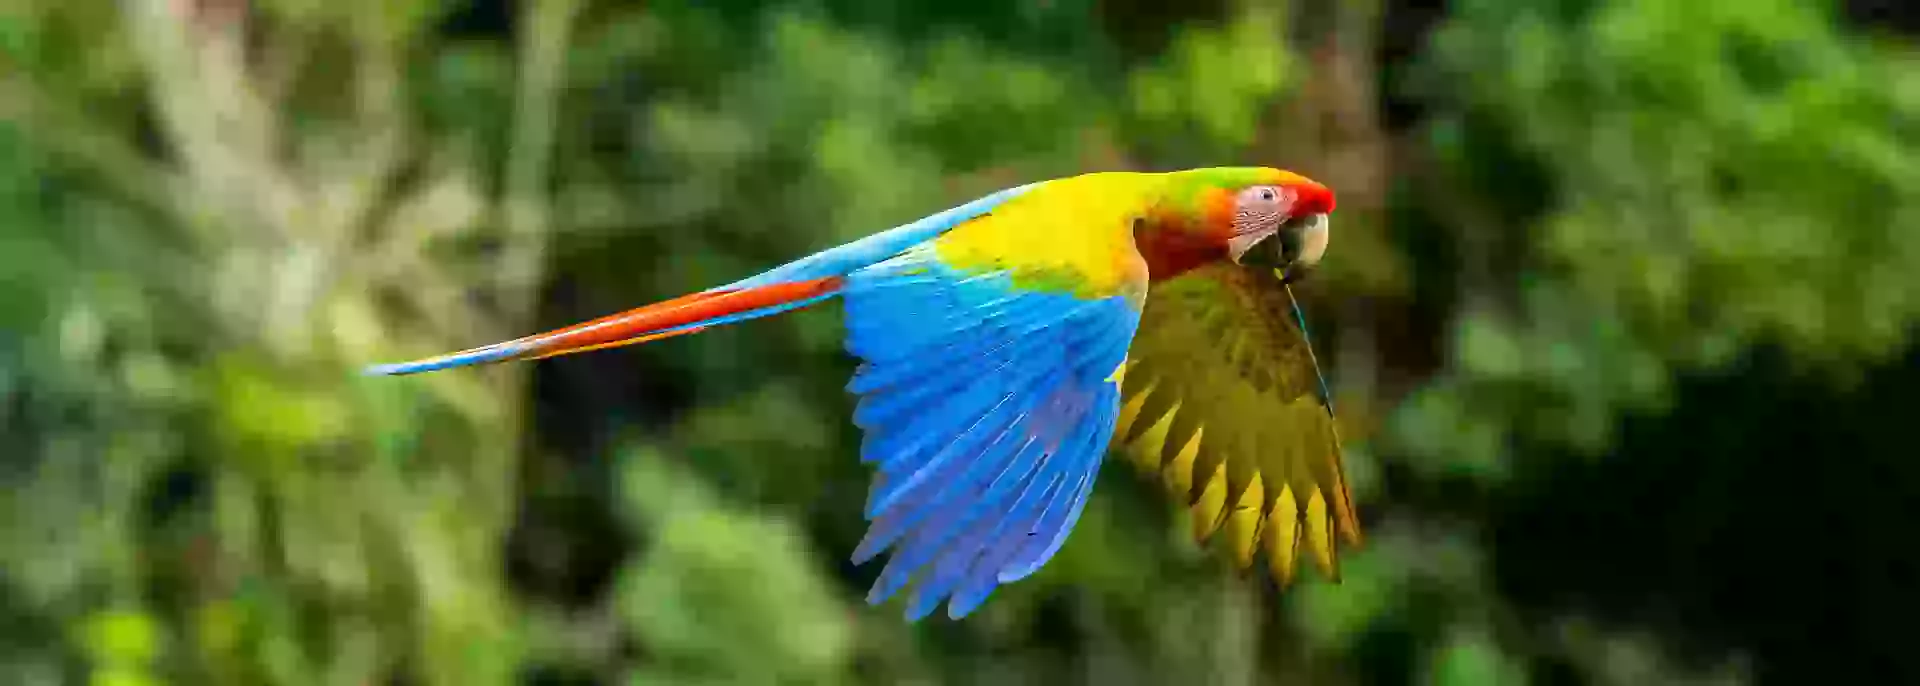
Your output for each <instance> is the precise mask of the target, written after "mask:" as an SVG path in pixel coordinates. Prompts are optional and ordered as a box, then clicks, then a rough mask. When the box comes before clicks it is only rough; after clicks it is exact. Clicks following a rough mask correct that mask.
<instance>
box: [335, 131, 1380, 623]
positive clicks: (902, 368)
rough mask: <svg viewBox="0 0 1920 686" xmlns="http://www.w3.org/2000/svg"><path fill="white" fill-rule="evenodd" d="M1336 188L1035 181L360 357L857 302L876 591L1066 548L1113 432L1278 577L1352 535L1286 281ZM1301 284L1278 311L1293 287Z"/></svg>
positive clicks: (1327, 421)
mask: <svg viewBox="0 0 1920 686" xmlns="http://www.w3.org/2000/svg"><path fill="white" fill-rule="evenodd" d="M1333 208H1334V194H1333V192H1332V191H1331V190H1330V189H1328V188H1327V187H1326V186H1324V185H1321V184H1320V183H1317V182H1315V181H1313V180H1311V179H1308V178H1306V177H1304V176H1301V175H1299V174H1295V173H1292V172H1288V171H1283V170H1279V169H1271V168H1264V167H1231V168H1202V169H1191V170H1185V171H1174V172H1164V173H1134V172H1105V173H1091V174H1085V175H1081V176H1074V177H1069V178H1061V179H1054V180H1049V181H1041V182H1037V183H1032V184H1028V185H1024V186H1019V187H1016V188H1010V189H1006V190H1002V191H999V192H995V193H992V194H990V195H987V196H984V197H981V198H979V199H977V200H974V201H972V202H969V203H966V204H964V205H960V206H958V207H954V208H952V209H949V210H946V211H944V212H940V213H938V214H935V215H932V216H929V217H926V218H923V219H920V220H918V221H915V222H912V223H909V224H905V225H902V226H899V227H895V228H893V229H890V230H887V231H883V232H880V233H876V234H872V235H869V236H867V237H865V238H862V239H859V240H855V241H853V242H850V243H847V244H845V245H841V246H839V247H835V248H831V249H828V250H825V251H822V252H819V253H815V254H813V255H810V256H807V257H804V258H801V259H798V260H795V261H793V262H789V263H787V264H784V265H781V266H779V267H776V268H774V269H772V270H770V271H767V272H765V273H762V274H759V275H757V276H753V277H750V278H747V279H743V280H741V281H737V282H734V283H731V284H728V285H725V286H720V287H717V288H712V289H708V290H704V291H700V292H698V293H693V294H690V295H686V296H682V297H679V298H675V299H672V300H667V301H664V302H659V303H656V304H652V305H647V306H644V307H639V308H636V309H633V310H628V311H626V312H622V313H619V314H614V315H611V316H607V317H603V318H600V319H596V320H593V321H588V322H583V323H580V324H576V325H573V326H568V327H565V328H561V329H557V330H554V331H550V332H547V333H543V334H538V335H533V336H527V337H523V338H518V339H514V340H511V341H505V342H501V343H495V344H493V345H488V346H483V347H479V348H473V349H470V350H463V351H460V352H455V353H449V354H445V355H441V356H437V357H431V358H426V359H421V360H417V361H412V362H404V363H399V364H388V365H378V366H374V367H370V368H368V370H367V371H368V372H369V373H372V374H412V373H417V372H426V371H432V370H440V369H447V368H450V367H460V366H466V365H476V364H488V363H497V362H505V361H509V360H534V359H541V358H546V357H553V356H555V355H563V354H569V353H577V352H582V351H586V350H596V349H601V348H610V347H615V346H624V345H632V344H636V343H643V342H648V341H656V340H660V339H663V338H669V337H673V336H681V335H685V334H691V333H695V332H699V331H704V330H707V329H710V328H712V327H715V326H720V325H723V324H732V323H736V322H742V321H746V320H750V319H756V318H760V317H766V316H769V315H773V314H777V313H781V312H787V311H791V310H795V309H798V308H803V307H807V306H810V305H815V304H818V303H821V302H824V301H827V300H830V299H833V298H838V299H840V301H841V302H842V303H844V308H845V320H846V321H845V327H846V338H845V346H846V350H847V351H848V352H849V353H850V354H851V355H853V356H854V357H855V358H857V359H858V360H859V362H860V364H859V366H858V367H857V370H856V371H855V373H854V375H853V378H852V380H851V381H850V382H849V383H848V385H847V390H848V391H850V392H851V393H853V394H855V395H856V396H858V401H857V404H856V406H855V410H854V413H853V422H854V424H855V425H856V426H858V427H859V428H860V429H861V430H862V445H861V447H860V458H861V460H862V461H863V462H865V463H868V464H870V465H872V466H873V468H874V469H875V470H876V471H877V473H876V474H875V476H874V479H873V483H872V485H871V491H870V494H869V496H868V499H867V503H866V510H865V515H866V518H867V521H868V522H869V524H868V528H867V531H866V535H865V538H864V539H863V540H862V541H861V542H860V543H859V545H858V546H857V548H856V549H855V550H854V552H853V560H854V562H855V563H856V564H864V563H865V562H867V561H868V560H870V559H872V558H873V557H875V556H876V555H878V554H879V553H881V552H883V551H887V550H891V551H892V552H891V554H890V555H889V559H888V561H887V564H886V566H885V568H884V569H883V570H882V571H881V572H880V575H879V577H878V579H876V580H875V582H874V584H873V586H872V588H871V590H870V592H869V593H868V595H867V599H868V601H869V602H870V603H873V604H879V603H882V602H885V601H886V600H887V599H889V598H891V597H892V596H894V595H895V594H896V593H898V592H899V591H901V590H902V589H903V588H905V587H906V586H907V585H908V582H909V581H913V582H915V589H914V592H913V594H912V596H911V598H910V599H909V607H908V609H907V616H908V619H909V620H910V621H917V620H919V619H921V618H922V617H925V616H926V615H928V614H929V613H931V612H932V611H934V610H935V609H937V608H938V607H939V605H940V604H941V603H942V602H943V601H944V602H945V603H946V604H947V610H948V615H949V616H950V617H951V618H954V619H959V618H962V617H965V616H966V615H967V614H968V613H970V612H972V611H974V610H975V609H977V608H978V607H979V606H980V604H981V603H982V602H983V601H985V600H986V598H987V596H988V595H989V594H991V593H992V592H993V591H994V589H995V588H996V587H998V586H1000V585H1003V584H1008V583H1012V582H1014V581H1017V580H1020V579H1023V578H1025V577H1027V576H1029V575H1031V574H1033V573H1034V572H1035V571H1036V570H1038V569H1039V568H1040V567H1041V566H1042V565H1044V564H1046V563H1047V561H1048V560H1050V559H1052V558H1053V556H1054V554H1055V553H1056V551H1058V550H1059V549H1060V546H1061V544H1062V543H1064V542H1065V541H1066V538H1067V535H1068V533H1069V532H1070V531H1072V530H1073V528H1074V524H1075V522H1077V521H1078V519H1079V517H1080V513H1081V510H1082V509H1083V508H1084V507H1085V506H1086V503H1087V495H1088V493H1089V492H1090V490H1091V489H1092V487H1093V482H1094V478H1095V476H1096V475H1097V474H1098V472H1099V468H1100V465H1101V462H1102V460H1103V459H1104V458H1105V455H1106V453H1107V452H1108V448H1109V446H1113V447H1117V448H1121V449H1122V450H1121V452H1122V453H1123V454H1125V455H1129V456H1131V457H1132V458H1133V459H1134V461H1136V462H1138V463H1139V464H1140V466H1142V467H1143V468H1145V469H1147V470H1149V471H1151V472H1153V473H1155V474H1157V475H1158V476H1159V478H1160V480H1161V481H1162V482H1163V483H1165V485H1166V486H1167V487H1168V489H1169V490H1170V491H1172V493H1173V494H1175V495H1176V496H1177V497H1179V498H1181V499H1182V500H1184V501H1185V504H1186V506H1187V507H1188V508H1189V509H1190V510H1191V512H1192V515H1193V529H1194V536H1195V538H1196V539H1198V540H1199V541H1200V542H1202V543H1206V542H1208V541H1209V540H1210V538H1211V537H1212V536H1213V535H1214V534H1215V533H1216V532H1219V531H1222V530H1224V531H1225V532H1226V536H1227V538H1228V540H1229V547H1228V549H1229V550H1230V552H1231V554H1232V555H1233V556H1234V557H1235V559H1236V561H1237V562H1238V564H1239V566H1240V567H1241V568H1243V569H1244V568H1246V567H1247V566H1248V565H1250V564H1251V560H1252V557H1253V555H1254V554H1255V553H1256V552H1257V551H1259V550H1264V552H1265V554H1266V557H1267V560H1268V567H1269V568H1270V570H1271V573H1272V574H1273V575H1274V577H1275V578H1276V580H1277V581H1278V582H1279V583H1280V585H1281V586H1283V587H1284V586H1286V585H1287V584H1290V583H1291V582H1292V580H1293V577H1294V566H1295V559H1296V556H1297V553H1298V548H1299V545H1300V544H1301V543H1302V542H1303V541H1304V542H1305V543H1306V546H1307V548H1308V550H1309V551H1310V554H1311V556H1312V558H1313V560H1314V562H1315V566H1316V567H1317V568H1318V569H1319V571H1320V572H1321V573H1322V575H1323V576H1325V577H1327V578H1329V579H1332V580H1334V581H1335V582H1337V581H1338V579H1339V572H1338V566H1337V563H1336V555H1335V547H1336V545H1337V544H1338V543H1344V544H1345V545H1347V546H1357V545H1359V544H1360V527H1359V523H1358V521H1357V518H1356V517H1355V515H1354V511H1353V505H1352V503H1351V496H1350V493H1349V491H1348V488H1347V481H1346V476H1345V474H1344V472H1343V469H1342V466H1341V459H1340V443H1339V438H1338V434H1337V432H1336V429H1335V424H1334V417H1333V411H1332V407H1331V402H1330V399H1329V398H1328V394H1327V390H1326V384H1325V382H1324V380H1323V379H1322V378H1321V377H1320V374H1319V369H1318V363H1317V361H1315V360H1314V359H1313V351H1312V347H1311V344H1310V343H1309V341H1308V340H1307V337H1306V329H1305V322H1304V320H1303V319H1301V318H1300V309H1299V306H1298V304H1297V303H1293V302H1292V293H1291V290H1290V289H1289V284H1291V283H1292V282H1293V281H1296V280H1298V279H1300V278H1302V277H1304V276H1306V275H1307V274H1308V273H1309V272H1310V271H1311V270H1313V269H1314V268H1315V266H1316V265H1318V263H1319V262H1320V259H1321V257H1322V256H1323V255H1324V254H1325V252H1326V249H1327V242H1328V232H1329V220H1328V215H1329V214H1330V213H1331V212H1332V211H1333ZM1289 304H1291V305H1292V316H1291V317H1289V316H1288V312H1287V305H1289Z"/></svg>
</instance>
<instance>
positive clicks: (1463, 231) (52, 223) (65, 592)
mask: <svg viewBox="0 0 1920 686" xmlns="http://www.w3.org/2000/svg"><path fill="white" fill-rule="evenodd" d="M1916 7H1917V6H1916V5H1914V4H1912V3H1899V2H1880V3H1877V4H1876V3H1872V2H1864V1H1862V2H1854V3H1847V4H1839V3H1834V2H1822V1H1814V0H1741V1H1739V2H1703V1H1686V0H1552V1H1545V0H1454V1H1453V2H1450V3H1446V4H1445V6H1444V7H1442V6H1429V5H1427V4H1424V3H1413V2H1403V1H1400V0H1191V1H1189V2H1183V3H1170V2H1153V1H1151V0H1021V1H1019V2H977V3H961V2H951V3H947V2H943V3H933V2H906V1H902V2H879V1H862V0H776V1H774V2H770V3H759V2H747V1H744V0H707V1H698V0H655V1H653V2H644V3H640V2H632V3H616V2H608V1H603V0H551V1H549V2H527V3H518V4H516V3H506V2H500V1H483V0H473V1H470V2H413V1H406V2H394V1H391V0H330V1H326V0H251V1H250V0H117V1H115V2H108V1H106V0H8V1H7V2H5V3H0V451H3V452H0V480H4V481H3V489H0V682H4V683H7V684H58V683H73V684H80V683H89V684H101V685H107V684H112V685H115V686H132V685H136V684H163V683H164V684H342V685H369V684H423V685H424V684H436V685H437V684H504V683H526V684H587V683H633V684H723V683H724V684H774V683H779V684H815V683H817V684H832V683H872V684H921V683H925V684H930V683H960V684H967V683H975V684H1150V683H1205V684H1254V683H1323V684H1346V683H1355V684H1358V683H1408V682H1415V683H1431V684H1518V683H1604V684H1657V683H1708V684H1740V683H1803V684H1818V683H1828V682H1834V683H1873V684H1892V683H1920V651H1916V650H1915V648H1914V638H1915V636H1916V635H1920V634H1916V629H1915V621H1916V617H1920V588H1917V587H1920V545H1916V542H1920V534H1917V533H1916V532H1915V528H1916V526H1917V525H1920V448H1916V446H1915V430H1916V419H1920V391H1917V390H1916V389H1920V348H1916V338H1915V336H1914V334H1915V333H1916V331H1917V329H1916V322H1920V50H1916V46H1915V42H1914V37H1915V35H1916V34H1917V33H1920V10H1916ZM1228 164H1266V165H1273V166H1281V167H1286V168H1290V169H1294V170H1297V171H1300V172H1303V173H1306V174H1308V175H1310V176H1313V177H1315V178H1318V179H1320V180H1323V181H1325V182H1328V183H1329V184H1331V185H1333V186H1334V187H1335V188H1336V189H1338V191H1339V193H1340V212H1339V215H1338V217H1337V220H1336V222H1335V225H1334V226H1335V232H1336V233H1335V239H1334V244H1333V251H1332V253H1331V257H1330V260H1329V264H1328V268H1327V269H1325V270H1323V271H1322V273H1321V274H1320V276H1319V278H1317V279H1316V280H1314V281H1312V282H1311V283H1310V284H1309V285H1308V286H1307V287H1306V288H1304V289H1303V290H1302V297H1303V298H1304V299H1305V301H1306V302H1307V304H1308V306H1309V313H1310V317H1311V318H1312V321H1313V322H1314V325H1315V328H1316V332H1317V337H1318V339H1319V343H1320V345H1321V347H1322V359H1324V360H1327V361H1328V362H1329V364H1330V366H1331V369H1330V371H1331V373H1332V376H1333V383H1334V386H1335V387H1336V389H1337V391H1336V392H1337V395H1338V396H1339V401H1340V403H1341V405H1340V406H1341V408H1342V410H1343V420H1344V422H1345V423H1346V424H1347V429H1346V430H1347V435H1348V437H1349V439H1350V440H1349V445H1348V449H1349V451H1350V453H1351V455H1350V458H1349V460H1350V468H1349V469H1350V471H1349V473H1350V474H1351V475H1352V479H1353V481H1354V485H1355V490H1356V495H1357V497H1358V498H1359V503H1360V508H1361V511H1362V513H1363V518H1364V521H1365V523H1366V526H1367V531H1368V532H1369V533H1370V535H1371V537H1370V540H1369V542H1368V545H1367V546H1366V548H1365V549H1364V550H1362V551H1360V552H1358V553H1356V554H1354V555H1352V556H1350V557H1349V558H1348V562H1347V564H1346V566H1345V571H1346V577H1345V579H1344V582H1343V583H1341V584H1339V585H1334V584H1329V583H1326V582H1325V581H1323V580H1321V579H1319V578H1317V577H1315V576H1313V575H1311V574H1309V575H1308V576H1307V577H1306V578H1305V579H1304V580H1303V583H1301V584H1298V585H1296V586H1294V587H1293V588H1292V589H1290V590H1288V591H1286V592H1284V593H1283V592H1279V591H1278V590H1277V589H1275V588H1273V586H1272V584H1271V583H1270V582H1269V581H1267V580H1266V579H1265V578H1264V577H1263V576H1261V575H1259V574H1249V575H1238V574H1235V573H1233V572H1232V571H1231V569H1230V568H1229V567H1228V566H1227V565H1225V564H1222V562H1221V561H1220V560H1219V559H1217V558H1216V557H1210V556H1209V555H1208V554H1207V552H1206V551H1204V550H1201V549H1199V548H1197V547H1195V546H1194V545H1192V543H1191V542H1190V541H1189V540H1188V539H1187V538H1186V536H1185V533H1184V532H1185V527H1184V524H1185V523H1184V522H1183V521H1182V520H1180V519H1178V518H1177V517H1176V516H1175V512H1174V509H1173V508H1171V507H1169V505H1168V504H1167V503H1166V502H1165V501H1164V500H1163V499H1162V498H1161V497H1160V494H1159V492H1158V491H1157V490H1156V489H1155V487H1154V486H1153V485H1152V484H1150V483H1148V482H1146V481H1145V480H1143V479H1142V478H1140V477H1139V476H1138V475H1137V474H1135V473H1133V472H1131V471H1130V468H1129V467H1128V466H1127V465H1125V464H1121V463H1117V462H1109V466H1108V467H1107V471H1108V472H1109V473H1107V474H1105V475H1104V476H1103V477H1102V486H1101V488H1099V489H1097V490H1096V497H1095V498H1094V500H1093V503H1092V505H1091V506H1090V508H1089V511H1088V513H1087V515H1086V516H1085V518H1084V519H1083V520H1082V523H1081V524H1080V525H1079V528H1078V530H1077V532H1076V533H1075V534H1074V536H1073V537H1072V538H1071V539H1070V542H1069V543H1068V544H1067V545H1066V547H1065V548H1064V549H1063V550H1062V552H1061V553H1060V555H1059V557H1058V558H1056V559H1055V560H1054V561H1053V562H1052V563H1051V564H1050V565H1049V566H1048V567H1047V568H1046V569H1045V570H1044V571H1043V572H1041V573H1040V574H1038V575H1037V576H1036V577H1034V578H1032V579H1030V580H1028V581H1025V582H1022V583H1019V584H1016V585H1014V586H1011V587H1008V588H1005V589H1003V590H1002V591H1000V592H999V593H997V594H996V595H995V597H994V599H993V600H992V601H990V602H989V603H988V605H987V606H986V608H984V609H983V610H982V611H981V612H980V613H978V614H976V615H975V616H973V617H971V618H969V619H968V620H967V621H964V622H959V623H955V622H950V621H947V620H945V619H943V618H935V619H931V620H928V621H925V622H922V623H919V624H913V625H909V624H906V623H905V622H904V621H903V620H902V619H901V617H900V612H901V610H902V608H901V607H900V606H899V604H897V603H896V604H893V605H886V606H882V607H878V608H871V607H868V606H866V605H865V604H864V603H863V602H862V600H861V596H862V594H863V592H864V589H865V588H866V586H867V584H868V583H870V582H871V580H872V578H873V577H874V575H875V574H877V572H878V565H872V566H869V567H865V568H856V567H853V566H851V565H850V564H848V563H847V562H846V557H847V555H848V553H849V552H850V551H851V550H852V548H853V545H854V543H855V541H857V540H858V538H859V536H860V534H861V532H862V530H863V522H862V521H861V519H860V512H859V510H860V508H859V503H860V502H861V501H862V498H863V497H864V494H865V491H866V475H865V473H864V470H863V468H862V467H861V466H860V465H859V464H858V462H857V460H856V459H855V457H854V456H855V454H856V445H857V440H858V436H857V434H856V432H855V430H854V429H853V427H852V426H851V424H850V423H849V420H848V417H849V412H850V409H851V400H850V398H849V397H848V396H847V394H846V393H844V391H843V390H842V385H843V384H844V383H845V380H846V379H847V377H848V375H849V374H850V373H851V370H852V362H851V361H850V360H849V358H848V357H847V356H845V355H844V354H843V353H841V352H840V349H839V346H838V332H839V326H840V322H839V316H838V312H837V309H836V308H832V307H829V308H822V309H819V310H815V311H808V312H804V313H800V314H796V315H793V316H788V317H785V318H781V319H778V320H772V321H762V322H756V323H753V324H751V325H747V326H742V327H735V328H732V329H728V330H722V331H715V332H712V333H708V334H705V335H702V336H699V337H695V338H691V339H678V340H674V341H668V342H663V343H659V344H655V345H649V346H642V347H638V348H627V349H621V350H617V351H608V352H601V353H596V354H591V355H584V356H578V357H572V358H566V359H560V360H552V361H547V362H542V363H539V364H532V365H519V366H512V367H502V368H490V369H487V370H482V371H463V372H459V373H445V374H436V375H428V376H420V377H407V378H404V379H393V378H363V377H360V376H358V375H357V370H358V369H359V368H360V367H361V366H362V365H365V364H368V363H372V362H383V361H391V360H395V359H399V358H407V357H415V356H421V355H426V354H432V353H436V352H440V351H443V350H448V349H455V348H463V347H468V346H471V345H475V344H479V343H484V342H491V341H494V340H499V339H503V338H508V337H512V336H515V335H519V334H523V333H528V332H531V331H534V330H539V329H544V328H549V327H552V326H557V325H561V324H566V323H570V322H572V321H576V320H580V319H585V318H590V317H593V316H598V315H600V314H605V313H608V312H612V311H616V310H619V309H625V308H627V307H630V306H633V305H637V304H640V303H643V302H647V301H652V300H656V299H660V298H663V297H669V296H673V295H678V294H680V293H682V292H685V291H690V290H695V289H699V288H704V287H707V286H711V285H715V284H719V283H723V282H726V281H731V280H733V279H736V278H739V277H741V276H745V275H748V274H751V273H754V272H757V271H759V270H761V269H764V268H766V267H769V266H772V265H774V264H776V263H779V262H781V261H784V260H786V259H789V258H791V257H795V256H798V255H800V254H803V253H806V252H811V251H813V250H816V249H820V248H824V247H827V246H830V245H833V244H836V243H839V242H842V241H845V240H848V239H852V238H855V237H858V236H860V235H864V234H866V233H868V232H871V231H875V230H879V229H883V228H886V227H890V226H893V225H895V224H898V223H902V222H904V221H908V220H911V219H914V218H917V217H919V216H922V215H925V214H928V213H931V212H933V211H936V210H939V209H944V208H946V207H950V206H952V205H954V204H958V203H959V202H962V201H965V200H968V199H971V198H973V197H976V196H978V195H981V194H984V193H986V192H989V191H991V190H995V189H998V188H1004V187H1008V186H1012V185H1016V184H1019V183H1024V182H1026V181H1030V180H1035V179H1040V178H1048V177H1055V176H1062V175H1069V174H1074V173H1079V172H1083V171H1091V170H1105V169H1172V168H1181V167H1190V166H1214V165H1228Z"/></svg>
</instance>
